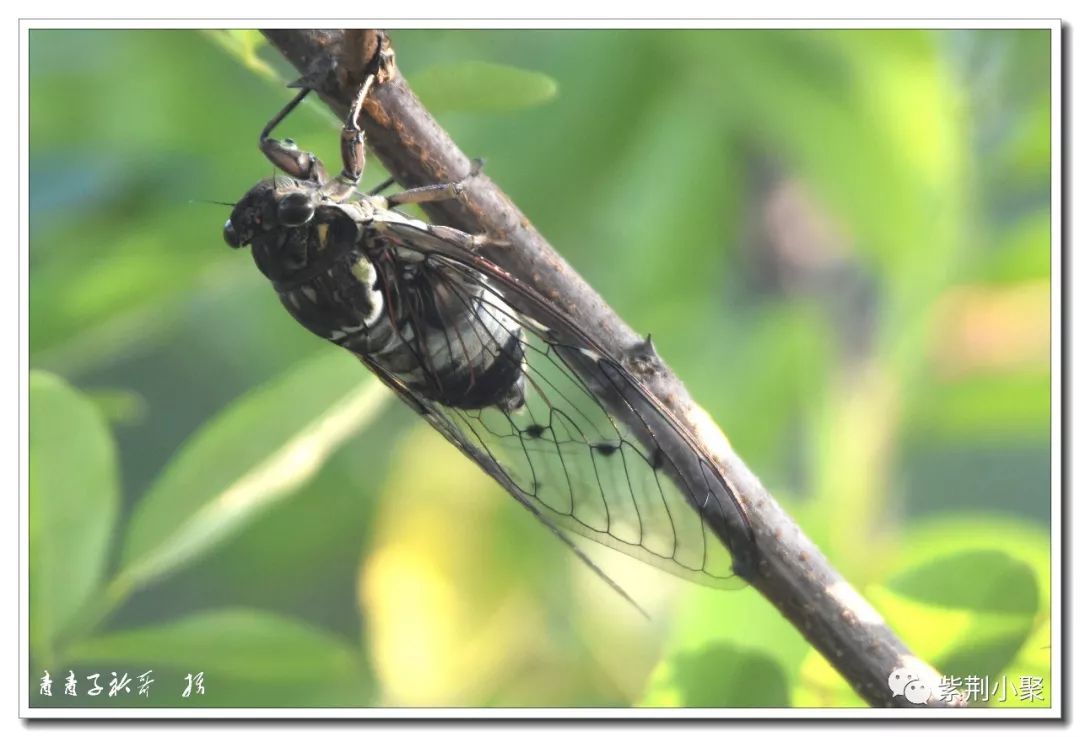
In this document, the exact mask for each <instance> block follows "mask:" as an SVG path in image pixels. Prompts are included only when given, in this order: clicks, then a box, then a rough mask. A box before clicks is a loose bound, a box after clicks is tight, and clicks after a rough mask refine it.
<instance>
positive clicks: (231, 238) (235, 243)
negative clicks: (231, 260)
mask: <svg viewBox="0 0 1080 737" xmlns="http://www.w3.org/2000/svg"><path fill="white" fill-rule="evenodd" d="M224 235H225V242H226V243H228V244H229V246H230V247H232V248H239V247H240V246H242V245H244V244H243V243H241V242H240V234H239V233H237V232H236V228H234V227H233V224H232V219H231V218H230V219H229V220H226V221H225V229H224Z"/></svg>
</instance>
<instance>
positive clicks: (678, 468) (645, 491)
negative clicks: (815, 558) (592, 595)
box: [369, 231, 749, 588]
mask: <svg viewBox="0 0 1080 737" xmlns="http://www.w3.org/2000/svg"><path fill="white" fill-rule="evenodd" d="M425 232H427V231H425ZM418 239H421V236H420V235H419V234H417V233H410V234H409V237H407V238H403V239H402V243H406V244H416V243H417V242H418ZM425 258H426V260H427V261H428V266H429V268H433V269H436V270H437V271H438V272H439V273H440V274H442V276H443V283H444V284H445V285H446V286H447V287H448V288H449V290H450V291H451V292H452V293H453V294H455V295H456V297H457V299H459V300H460V301H461V304H463V305H467V307H468V309H469V310H471V311H473V312H474V313H475V314H477V315H479V316H481V317H482V318H483V319H479V320H474V321H472V328H471V329H475V330H484V331H487V333H488V334H486V335H483V336H463V335H461V334H460V329H459V330H457V331H456V332H455V334H452V335H451V334H449V332H448V335H447V340H448V341H459V342H460V344H461V345H462V346H466V345H467V346H471V347H472V349H473V350H486V351H495V350H498V347H499V346H503V345H505V343H506V341H507V340H517V341H518V342H519V344H520V347H521V352H522V355H523V363H524V376H525V402H524V405H523V406H522V407H520V408H518V409H514V410H510V409H505V408H501V407H498V406H488V407H484V408H481V409H461V408H457V407H449V406H444V405H441V404H439V403H436V402H433V401H430V400H427V399H424V398H422V397H418V396H416V395H412V396H411V398H410V401H411V403H413V404H414V406H415V405H421V406H418V407H417V408H418V409H420V410H421V412H422V414H424V415H425V416H427V418H428V420H429V421H430V422H431V424H432V425H434V426H435V427H436V429H438V430H439V431H440V432H442V433H443V434H444V435H445V436H447V438H449V439H450V440H451V441H452V442H453V443H454V444H455V445H457V446H458V447H459V448H461V449H462V450H463V451H465V452H466V453H467V454H468V455H470V456H471V457H472V458H473V459H474V460H476V461H477V462H478V463H479V464H480V465H481V467H483V468H484V469H485V470H486V471H487V472H488V473H489V474H490V475H492V476H493V477H495V478H496V480H497V481H499V483H500V484H502V485H503V486H504V487H506V488H507V490H508V491H509V492H510V493H511V495H512V496H514V497H515V498H516V499H517V500H518V501H519V502H522V503H523V504H525V505H526V506H527V507H529V508H530V509H531V510H532V511H533V512H534V513H537V514H538V515H540V516H541V517H543V518H544V519H545V520H547V521H549V522H550V523H553V524H554V525H557V526H558V527H560V528H563V529H566V530H569V531H572V532H574V533H577V534H580V535H583V536H584V537H587V538H590V539H592V540H595V541H597V542H599V543H602V544H604V545H606V546H608V547H611V548H614V549H616V550H619V551H621V552H623V553H627V554H629V555H631V556H633V557H635V558H638V559H640V560H643V561H645V562H647V563H650V564H652V565H654V566H656V567H659V568H661V569H664V570H666V571H669V572H671V573H674V574H676V575H679V576H682V577H684V578H688V579H691V580H693V581H696V582H698V583H703V584H706V585H710V586H716V587H730V588H734V587H738V586H741V585H743V581H742V579H740V578H739V577H738V576H736V575H735V574H734V573H733V571H732V555H731V554H730V553H729V551H728V548H727V547H726V546H725V542H728V543H730V544H732V545H736V546H739V545H745V542H740V541H744V540H746V539H749V528H748V527H745V528H744V527H743V526H742V522H741V521H742V520H744V519H745V517H743V516H742V513H741V509H739V508H738V504H737V502H736V501H735V500H734V497H733V496H732V495H731V492H730V491H729V490H728V488H727V487H726V484H725V483H724V481H723V479H722V477H721V475H720V474H719V472H718V471H717V470H716V468H715V466H714V465H712V464H711V463H710V462H709V461H708V460H707V459H706V458H705V457H704V455H703V454H702V453H700V452H699V451H698V450H697V449H696V448H695V447H694V446H693V445H692V443H691V442H690V441H689V440H688V438H687V437H686V435H685V433H684V432H682V431H678V432H673V430H678V428H676V427H674V426H673V424H672V423H673V420H672V419H671V418H670V416H669V415H668V414H667V413H666V411H664V410H663V408H662V407H660V406H658V404H657V403H656V402H655V400H654V399H653V398H652V397H651V396H650V395H649V394H648V393H647V391H646V390H644V388H643V387H642V386H641V385H640V384H639V383H638V382H637V381H636V379H634V378H633V376H632V375H631V374H629V373H628V372H627V371H626V370H625V369H624V368H622V367H621V366H620V365H619V364H618V363H617V362H616V361H614V360H613V359H611V358H610V357H607V356H604V355H602V354H601V353H600V352H599V350H598V349H597V347H596V346H595V344H592V343H591V342H589V341H588V340H586V339H584V338H583V337H582V336H581V334H580V331H579V330H578V329H576V328H575V327H574V326H572V325H570V324H568V322H567V321H565V320H561V319H559V318H558V316H557V313H555V312H553V311H551V310H549V309H546V308H545V309H537V310H529V312H531V313H533V314H526V312H525V310H523V309H522V307H521V305H520V304H518V303H519V302H523V303H524V305H525V308H526V309H527V308H528V306H529V305H530V304H534V300H535V296H534V295H522V294H515V296H518V297H528V299H525V300H522V299H516V300H514V302H515V308H513V309H512V308H510V307H508V306H507V304H506V302H505V301H504V299H503V295H505V294H506V292H507V291H513V290H518V289H520V288H521V287H520V285H518V284H517V283H516V282H514V281H512V280H508V279H507V278H506V277H505V275H504V274H502V273H501V272H499V270H498V268H497V267H494V266H493V265H491V264H489V263H488V262H486V261H484V260H482V259H479V258H478V257H477V258H475V259H474V258H470V259H469V262H468V263H466V262H465V261H464V260H461V259H460V258H458V257H453V256H449V255H446V254H445V253H432V252H429V253H427V254H426V255H425ZM480 268H482V269H484V271H483V272H481V271H480V270H479V269H480ZM496 286H497V290H496V289H495V287H496ZM496 333H498V334H496ZM369 363H370V360H369ZM379 373H380V374H382V375H383V376H384V378H386V374H387V372H385V371H379ZM395 388H396V389H397V390H398V391H399V393H400V392H401V391H402V389H403V387H401V386H400V385H399V386H396V387H395ZM673 438H674V439H673ZM706 518H709V520H710V521H711V522H713V524H712V525H711V526H710V524H707V522H706ZM732 520H736V522H735V525H736V526H738V527H739V529H735V530H733V529H732V526H733V525H732ZM714 529H720V530H722V531H723V537H724V538H725V540H722V539H721V536H718V535H717V534H716V532H714Z"/></svg>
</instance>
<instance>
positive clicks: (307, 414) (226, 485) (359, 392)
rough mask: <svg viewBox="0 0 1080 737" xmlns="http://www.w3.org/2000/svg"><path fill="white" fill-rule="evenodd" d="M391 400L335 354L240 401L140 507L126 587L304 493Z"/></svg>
mask: <svg viewBox="0 0 1080 737" xmlns="http://www.w3.org/2000/svg"><path fill="white" fill-rule="evenodd" d="M386 396H387V394H386V392H385V391H384V390H383V389H382V387H381V385H379V384H378V382H377V381H376V380H375V379H374V378H373V377H372V376H371V375H370V374H369V373H368V372H366V371H365V370H364V369H363V367H362V366H361V365H360V364H359V363H357V362H356V360H355V359H354V358H352V357H350V356H349V355H348V354H346V353H344V352H340V351H330V352H327V353H324V354H322V355H321V356H320V357H318V358H316V359H313V360H311V361H309V362H307V363H305V364H302V365H301V366H300V367H298V368H297V369H295V370H293V371H291V372H289V373H288V374H287V375H285V376H283V377H281V378H280V379H278V380H277V381H274V382H272V383H271V384H270V385H268V386H266V387H263V388H261V389H258V390H256V391H253V392H252V393H251V394H249V395H247V396H245V397H243V398H241V399H240V400H238V401H237V402H236V403H234V404H233V405H232V406H231V407H229V408H227V409H226V410H225V411H224V412H222V413H221V414H220V415H219V416H218V417H216V418H215V419H213V420H211V421H210V422H209V423H208V424H207V425H206V426H205V427H204V428H203V429H202V430H200V431H199V432H198V433H196V435H195V436H194V437H192V438H191V439H190V440H189V441H188V442H187V443H186V444H185V445H184V447H183V448H181V450H180V451H179V452H178V453H177V455H176V456H175V457H174V459H173V461H172V462H171V463H170V464H169V465H168V467H167V468H166V469H165V470H164V471H163V472H162V474H161V476H160V477H159V478H158V480H157V481H156V482H155V483H154V485H153V486H152V487H151V489H150V490H149V491H148V492H147V494H146V496H145V497H144V498H143V500H142V501H141V502H140V504H139V505H138V507H137V508H136V509H135V512H134V513H133V516H132V520H131V525H130V528H129V530H128V535H127V540H126V542H125V546H124V551H123V557H122V562H123V570H122V572H121V574H120V575H119V578H118V580H119V581H120V582H121V584H118V585H122V586H123V587H131V586H138V585H141V584H142V583H145V582H146V581H148V580H151V579H153V578H156V577H158V576H161V575H163V574H165V573H166V572H168V571H170V570H172V569H174V568H176V567H177V566H180V565H183V564H185V563H187V562H188V561H190V560H191V559H192V558H194V557H196V556H198V555H200V554H202V553H204V552H205V551H206V550H207V549H209V548H210V547H211V546H213V545H214V544H216V543H218V542H220V541H221V540H223V539H225V538H227V537H228V536H229V535H232V534H234V533H235V532H237V531H238V530H239V529H241V528H242V527H243V526H244V525H245V524H246V523H247V522H248V521H249V520H250V519H251V518H252V517H253V516H254V515H256V514H258V513H259V512H261V511H262V510H263V509H265V508H266V507H267V505H269V504H272V503H273V502H275V501H277V500H279V499H281V498H282V497H284V496H286V495H288V494H291V493H293V492H295V491H296V490H297V489H299V488H301V487H302V486H303V484H304V482H306V481H307V480H308V479H310V478H311V477H312V476H313V475H314V474H315V473H316V472H317V471H318V469H319V468H320V466H321V465H322V464H323V463H324V462H325V460H326V459H327V457H328V456H329V455H330V454H331V453H332V452H333V451H334V449H335V448H337V447H338V445H340V444H341V443H342V442H344V441H345V440H346V439H347V438H349V437H350V436H351V435H353V434H354V433H356V432H359V431H360V430H361V429H363V428H364V427H365V426H366V425H367V424H368V423H370V422H371V421H372V420H373V419H374V418H375V417H376V415H377V413H378V410H379V408H380V406H381V404H382V402H383V400H384V398H385V397H386Z"/></svg>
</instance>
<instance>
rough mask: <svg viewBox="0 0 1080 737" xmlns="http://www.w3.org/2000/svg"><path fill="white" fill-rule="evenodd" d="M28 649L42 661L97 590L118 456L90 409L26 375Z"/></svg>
mask: <svg viewBox="0 0 1080 737" xmlns="http://www.w3.org/2000/svg"><path fill="white" fill-rule="evenodd" d="M29 470H30V509H29V524H30V539H29V543H30V643H31V648H32V649H34V650H35V651H36V653H35V655H36V656H38V657H42V658H44V659H48V657H49V656H50V654H51V652H52V649H53V646H54V644H55V643H54V640H55V638H56V636H57V634H58V633H60V632H61V631H62V630H63V629H64V628H65V627H67V626H68V625H70V624H71V620H72V618H73V616H74V615H75V613H76V612H77V611H78V610H79V609H80V607H81V606H82V605H83V604H84V603H85V602H86V601H87V599H89V598H90V597H91V596H92V595H93V594H94V593H95V592H96V591H97V589H98V587H99V583H100V581H101V578H102V575H103V573H104V571H105V564H106V561H107V557H108V552H109V539H110V535H111V533H112V529H113V525H114V524H115V521H116V514H117V507H118V504H119V497H120V492H119V484H118V481H117V469H116V449H115V447H114V445H113V439H112V436H111V435H110V434H109V429H108V427H107V425H106V423H105V420H104V418H102V416H101V414H100V413H99V412H98V410H97V408H96V407H95V406H94V404H93V403H92V402H91V401H90V400H88V399H87V398H86V397H85V396H83V395H82V394H80V393H79V392H77V391H76V390H74V389H73V388H72V387H71V386H69V385H68V384H67V383H65V382H64V381H63V380H62V379H60V378H59V377H56V376H53V375H51V374H47V373H43V372H39V371H35V372H32V373H31V374H30V469H29Z"/></svg>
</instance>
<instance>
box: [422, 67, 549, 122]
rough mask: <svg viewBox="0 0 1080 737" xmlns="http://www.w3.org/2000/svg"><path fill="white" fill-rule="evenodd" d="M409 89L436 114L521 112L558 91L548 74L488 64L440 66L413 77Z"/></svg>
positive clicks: (545, 100) (541, 102)
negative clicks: (454, 112)
mask: <svg viewBox="0 0 1080 737" xmlns="http://www.w3.org/2000/svg"><path fill="white" fill-rule="evenodd" d="M409 85H410V86H411V87H412V88H413V90H414V91H415V92H416V95H417V96H418V97H419V98H420V99H421V100H422V101H423V103H424V105H425V106H426V107H427V108H428V109H429V110H431V111H432V112H435V113H440V112H450V111H454V110H465V111H469V112H485V113H493V112H500V113H501V112H508V111H511V110H520V109H522V108H529V107H535V106H536V105H542V104H543V103H545V102H547V101H548V100H550V99H551V98H553V97H554V96H555V94H556V92H557V91H558V85H557V84H556V83H555V80H553V79H552V78H551V77H548V76H547V75H545V74H541V73H540V72H534V71H530V70H527V69H518V68H516V67H511V66H507V65H505V64H493V63H491V62H486V61H463V62H457V63H447V64H439V65H438V66H434V67H430V68H428V69H425V70H423V71H420V72H417V73H415V74H412V75H410V77H409Z"/></svg>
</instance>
